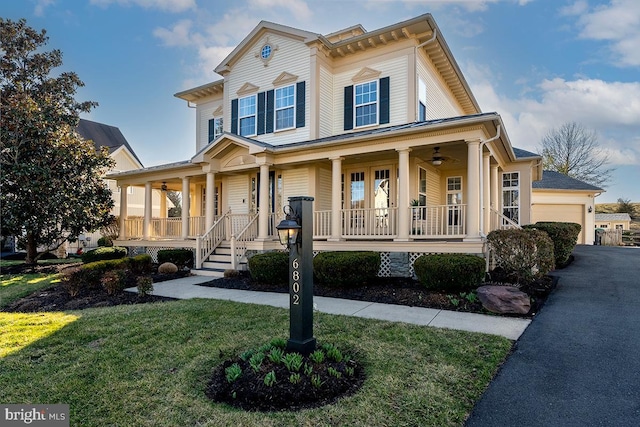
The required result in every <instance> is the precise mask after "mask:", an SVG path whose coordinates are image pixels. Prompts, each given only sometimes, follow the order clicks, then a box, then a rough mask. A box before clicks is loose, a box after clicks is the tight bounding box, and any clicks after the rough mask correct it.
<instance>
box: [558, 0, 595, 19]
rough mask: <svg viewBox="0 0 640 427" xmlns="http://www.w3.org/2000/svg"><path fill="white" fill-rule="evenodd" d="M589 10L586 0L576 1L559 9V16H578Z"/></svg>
mask: <svg viewBox="0 0 640 427" xmlns="http://www.w3.org/2000/svg"><path fill="white" fill-rule="evenodd" d="M587 10H589V3H587V1H586V0H577V1H576V2H574V3H573V4H570V5H568V6H565V7H562V8H560V15H563V16H579V15H582V14H583V13H585V12H586V11H587Z"/></svg>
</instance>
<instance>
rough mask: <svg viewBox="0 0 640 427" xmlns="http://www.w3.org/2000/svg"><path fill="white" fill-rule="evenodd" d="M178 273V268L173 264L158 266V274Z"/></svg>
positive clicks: (167, 263) (166, 263)
mask: <svg viewBox="0 0 640 427" xmlns="http://www.w3.org/2000/svg"><path fill="white" fill-rule="evenodd" d="M177 272H178V266H177V265H175V264H174V263H172V262H165V263H163V264H160V265H159V266H158V273H160V274H173V273H177Z"/></svg>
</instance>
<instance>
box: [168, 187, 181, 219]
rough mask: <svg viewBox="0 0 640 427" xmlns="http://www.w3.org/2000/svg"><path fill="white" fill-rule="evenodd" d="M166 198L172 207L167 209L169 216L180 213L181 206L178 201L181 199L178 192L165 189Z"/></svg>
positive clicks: (176, 215) (173, 216) (172, 216)
mask: <svg viewBox="0 0 640 427" xmlns="http://www.w3.org/2000/svg"><path fill="white" fill-rule="evenodd" d="M167 199H169V200H170V201H171V203H173V207H172V208H171V209H169V218H175V217H179V216H181V215H182V207H181V206H180V203H181V201H182V197H181V195H180V193H178V192H177V191H167Z"/></svg>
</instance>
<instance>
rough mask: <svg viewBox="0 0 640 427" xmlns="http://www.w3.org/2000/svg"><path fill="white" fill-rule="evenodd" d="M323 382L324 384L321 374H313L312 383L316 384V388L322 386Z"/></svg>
mask: <svg viewBox="0 0 640 427" xmlns="http://www.w3.org/2000/svg"><path fill="white" fill-rule="evenodd" d="M322 384H324V383H323V382H322V379H321V378H320V375H312V376H311V385H312V386H314V387H315V388H320V387H322Z"/></svg>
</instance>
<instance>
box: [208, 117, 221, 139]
mask: <svg viewBox="0 0 640 427" xmlns="http://www.w3.org/2000/svg"><path fill="white" fill-rule="evenodd" d="M220 135H222V117H217V118H213V119H211V120H209V139H208V141H209V142H211V141H213V140H214V139H216V138H217V137H219V136H220Z"/></svg>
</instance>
